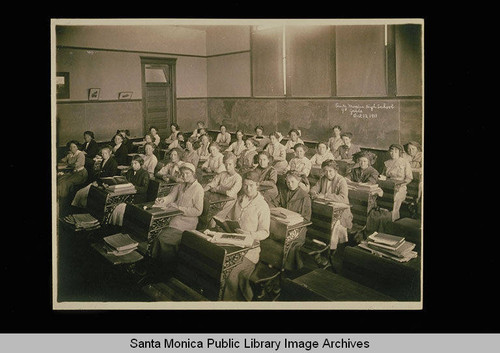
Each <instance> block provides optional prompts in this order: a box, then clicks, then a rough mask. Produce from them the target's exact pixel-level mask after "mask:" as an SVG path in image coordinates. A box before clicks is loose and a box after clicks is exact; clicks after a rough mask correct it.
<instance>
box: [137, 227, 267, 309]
mask: <svg viewBox="0 0 500 353" xmlns="http://www.w3.org/2000/svg"><path fill="white" fill-rule="evenodd" d="M207 238H210V237H209V236H207V235H204V234H202V233H200V232H198V231H185V232H184V233H183V234H182V239H181V242H180V244H179V252H178V263H177V266H176V270H175V274H174V276H173V278H171V279H170V280H168V281H167V282H165V283H163V284H159V283H155V284H149V285H146V286H144V287H143V291H144V292H145V293H147V294H148V295H149V296H150V297H151V298H152V299H153V300H168V301H175V300H211V301H218V300H222V298H223V296H224V289H225V285H226V280H227V278H228V276H229V274H230V273H231V271H232V270H233V268H234V267H236V266H237V265H239V264H240V263H241V262H242V261H243V258H244V257H245V255H246V254H247V252H248V250H250V249H253V248H255V247H257V246H258V243H257V242H254V244H253V245H252V246H251V247H248V248H241V247H238V246H226V245H220V244H215V243H212V242H210V241H208V240H207ZM179 283H181V284H180V285H179ZM186 288H188V289H186ZM179 290H182V292H183V293H181V294H179ZM190 292H191V293H190ZM200 296H202V297H201V298H200Z"/></svg>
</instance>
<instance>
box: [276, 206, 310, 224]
mask: <svg viewBox="0 0 500 353" xmlns="http://www.w3.org/2000/svg"><path fill="white" fill-rule="evenodd" d="M271 217H272V218H274V219H275V220H278V221H280V222H283V223H287V224H288V225H294V224H298V223H302V222H304V217H302V216H301V215H300V213H297V212H293V211H290V210H288V209H286V208H283V207H273V208H271Z"/></svg>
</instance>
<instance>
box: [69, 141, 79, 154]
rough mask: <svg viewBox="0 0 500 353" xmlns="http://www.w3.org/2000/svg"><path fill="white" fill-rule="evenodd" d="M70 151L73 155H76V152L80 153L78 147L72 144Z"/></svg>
mask: <svg viewBox="0 0 500 353" xmlns="http://www.w3.org/2000/svg"><path fill="white" fill-rule="evenodd" d="M69 150H70V151H71V153H73V154H75V153H76V151H78V146H77V145H75V144H74V143H72V144H70V145H69Z"/></svg>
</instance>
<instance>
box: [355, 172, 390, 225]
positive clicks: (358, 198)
mask: <svg viewBox="0 0 500 353" xmlns="http://www.w3.org/2000/svg"><path fill="white" fill-rule="evenodd" d="M347 185H348V187H349V202H350V204H351V205H352V207H351V212H352V216H353V222H354V223H357V224H359V225H362V226H364V225H365V224H366V218H367V217H368V214H369V213H370V211H371V210H372V208H374V207H375V206H377V197H379V196H381V195H383V194H384V192H383V190H382V189H381V188H380V187H377V188H374V189H368V188H363V187H362V186H360V185H359V183H355V182H352V181H348V182H347Z"/></svg>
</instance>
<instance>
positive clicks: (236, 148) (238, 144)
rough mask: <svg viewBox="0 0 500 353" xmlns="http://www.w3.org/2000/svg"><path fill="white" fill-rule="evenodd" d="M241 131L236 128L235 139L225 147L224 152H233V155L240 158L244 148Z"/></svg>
mask: <svg viewBox="0 0 500 353" xmlns="http://www.w3.org/2000/svg"><path fill="white" fill-rule="evenodd" d="M243 137H244V134H243V131H241V130H237V131H236V141H235V142H233V143H232V144H231V145H229V147H228V148H227V149H226V152H233V153H234V155H235V156H236V157H237V158H240V156H241V153H242V152H243V151H244V150H245V148H246V146H245V141H243Z"/></svg>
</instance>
